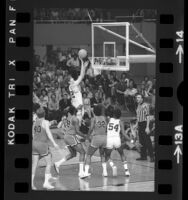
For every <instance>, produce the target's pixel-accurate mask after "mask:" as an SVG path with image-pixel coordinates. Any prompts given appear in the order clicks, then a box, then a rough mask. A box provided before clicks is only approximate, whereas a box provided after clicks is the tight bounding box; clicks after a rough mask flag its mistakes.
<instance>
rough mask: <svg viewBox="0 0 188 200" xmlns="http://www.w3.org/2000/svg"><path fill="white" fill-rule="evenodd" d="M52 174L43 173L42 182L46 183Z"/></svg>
mask: <svg viewBox="0 0 188 200" xmlns="http://www.w3.org/2000/svg"><path fill="white" fill-rule="evenodd" d="M51 176H52V175H51V174H45V179H44V184H48V183H49V182H48V181H49V179H50V177H51Z"/></svg>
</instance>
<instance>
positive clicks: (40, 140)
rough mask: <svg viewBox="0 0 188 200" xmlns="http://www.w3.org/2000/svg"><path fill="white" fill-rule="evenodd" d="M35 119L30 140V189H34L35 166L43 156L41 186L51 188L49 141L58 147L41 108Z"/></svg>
mask: <svg viewBox="0 0 188 200" xmlns="http://www.w3.org/2000/svg"><path fill="white" fill-rule="evenodd" d="M36 114H37V119H36V121H35V122H34V123H33V131H32V134H33V142H32V184H31V185H32V189H33V190H36V187H35V185H34V177H35V172H36V168H37V165H38V161H39V158H41V157H43V158H44V159H45V161H46V169H45V180H44V184H43V187H44V188H46V189H53V188H54V186H52V185H51V184H50V183H49V179H50V178H54V177H52V175H51V172H50V170H51V165H52V157H51V152H50V151H49V142H50V141H51V142H52V144H53V145H54V147H55V148H57V149H58V148H59V146H58V145H57V144H56V142H55V141H54V139H53V136H52V134H51V131H50V128H49V126H50V124H49V121H47V120H45V110H44V109H43V108H39V109H38V110H37V112H36Z"/></svg>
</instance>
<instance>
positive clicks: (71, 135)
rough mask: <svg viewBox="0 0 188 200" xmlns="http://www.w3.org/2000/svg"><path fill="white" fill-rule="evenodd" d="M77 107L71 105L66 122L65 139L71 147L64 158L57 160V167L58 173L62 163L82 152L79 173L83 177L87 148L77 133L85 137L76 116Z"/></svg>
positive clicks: (68, 146)
mask: <svg viewBox="0 0 188 200" xmlns="http://www.w3.org/2000/svg"><path fill="white" fill-rule="evenodd" d="M76 112H77V110H76V108H75V107H73V106H71V107H70V108H69V110H68V116H67V122H66V127H65V128H66V131H65V136H64V141H65V144H66V145H67V148H68V149H69V152H70V153H69V154H68V155H67V156H66V157H64V158H62V159H61V160H60V161H58V162H55V168H56V171H57V173H59V167H60V165H61V164H62V163H63V162H65V161H67V160H70V159H71V158H73V157H75V156H76V153H77V152H79V153H80V158H79V161H80V163H79V174H78V176H79V177H80V178H82V176H83V174H84V160H85V150H84V148H83V146H82V144H81V142H80V141H79V140H78V138H77V137H76V135H79V136H81V137H85V135H84V134H83V133H81V131H80V130H79V120H78V118H77V117H76Z"/></svg>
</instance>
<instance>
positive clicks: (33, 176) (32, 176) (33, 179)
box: [32, 174, 35, 185]
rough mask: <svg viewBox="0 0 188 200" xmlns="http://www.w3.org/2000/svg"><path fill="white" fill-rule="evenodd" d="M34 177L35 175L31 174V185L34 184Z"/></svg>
mask: <svg viewBox="0 0 188 200" xmlns="http://www.w3.org/2000/svg"><path fill="white" fill-rule="evenodd" d="M34 178H35V175H34V174H32V185H34Z"/></svg>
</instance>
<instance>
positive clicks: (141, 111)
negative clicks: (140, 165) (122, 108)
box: [136, 94, 154, 162]
mask: <svg viewBox="0 0 188 200" xmlns="http://www.w3.org/2000/svg"><path fill="white" fill-rule="evenodd" d="M136 101H137V103H138V107H137V109H136V113H137V123H138V136H139V141H140V144H141V145H142V147H141V151H140V154H141V156H140V158H137V159H136V160H147V151H148V154H149V156H150V162H154V153H153V147H152V142H151V138H150V135H149V134H150V129H149V123H150V119H149V106H148V104H146V103H144V97H143V96H142V94H137V95H136Z"/></svg>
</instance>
